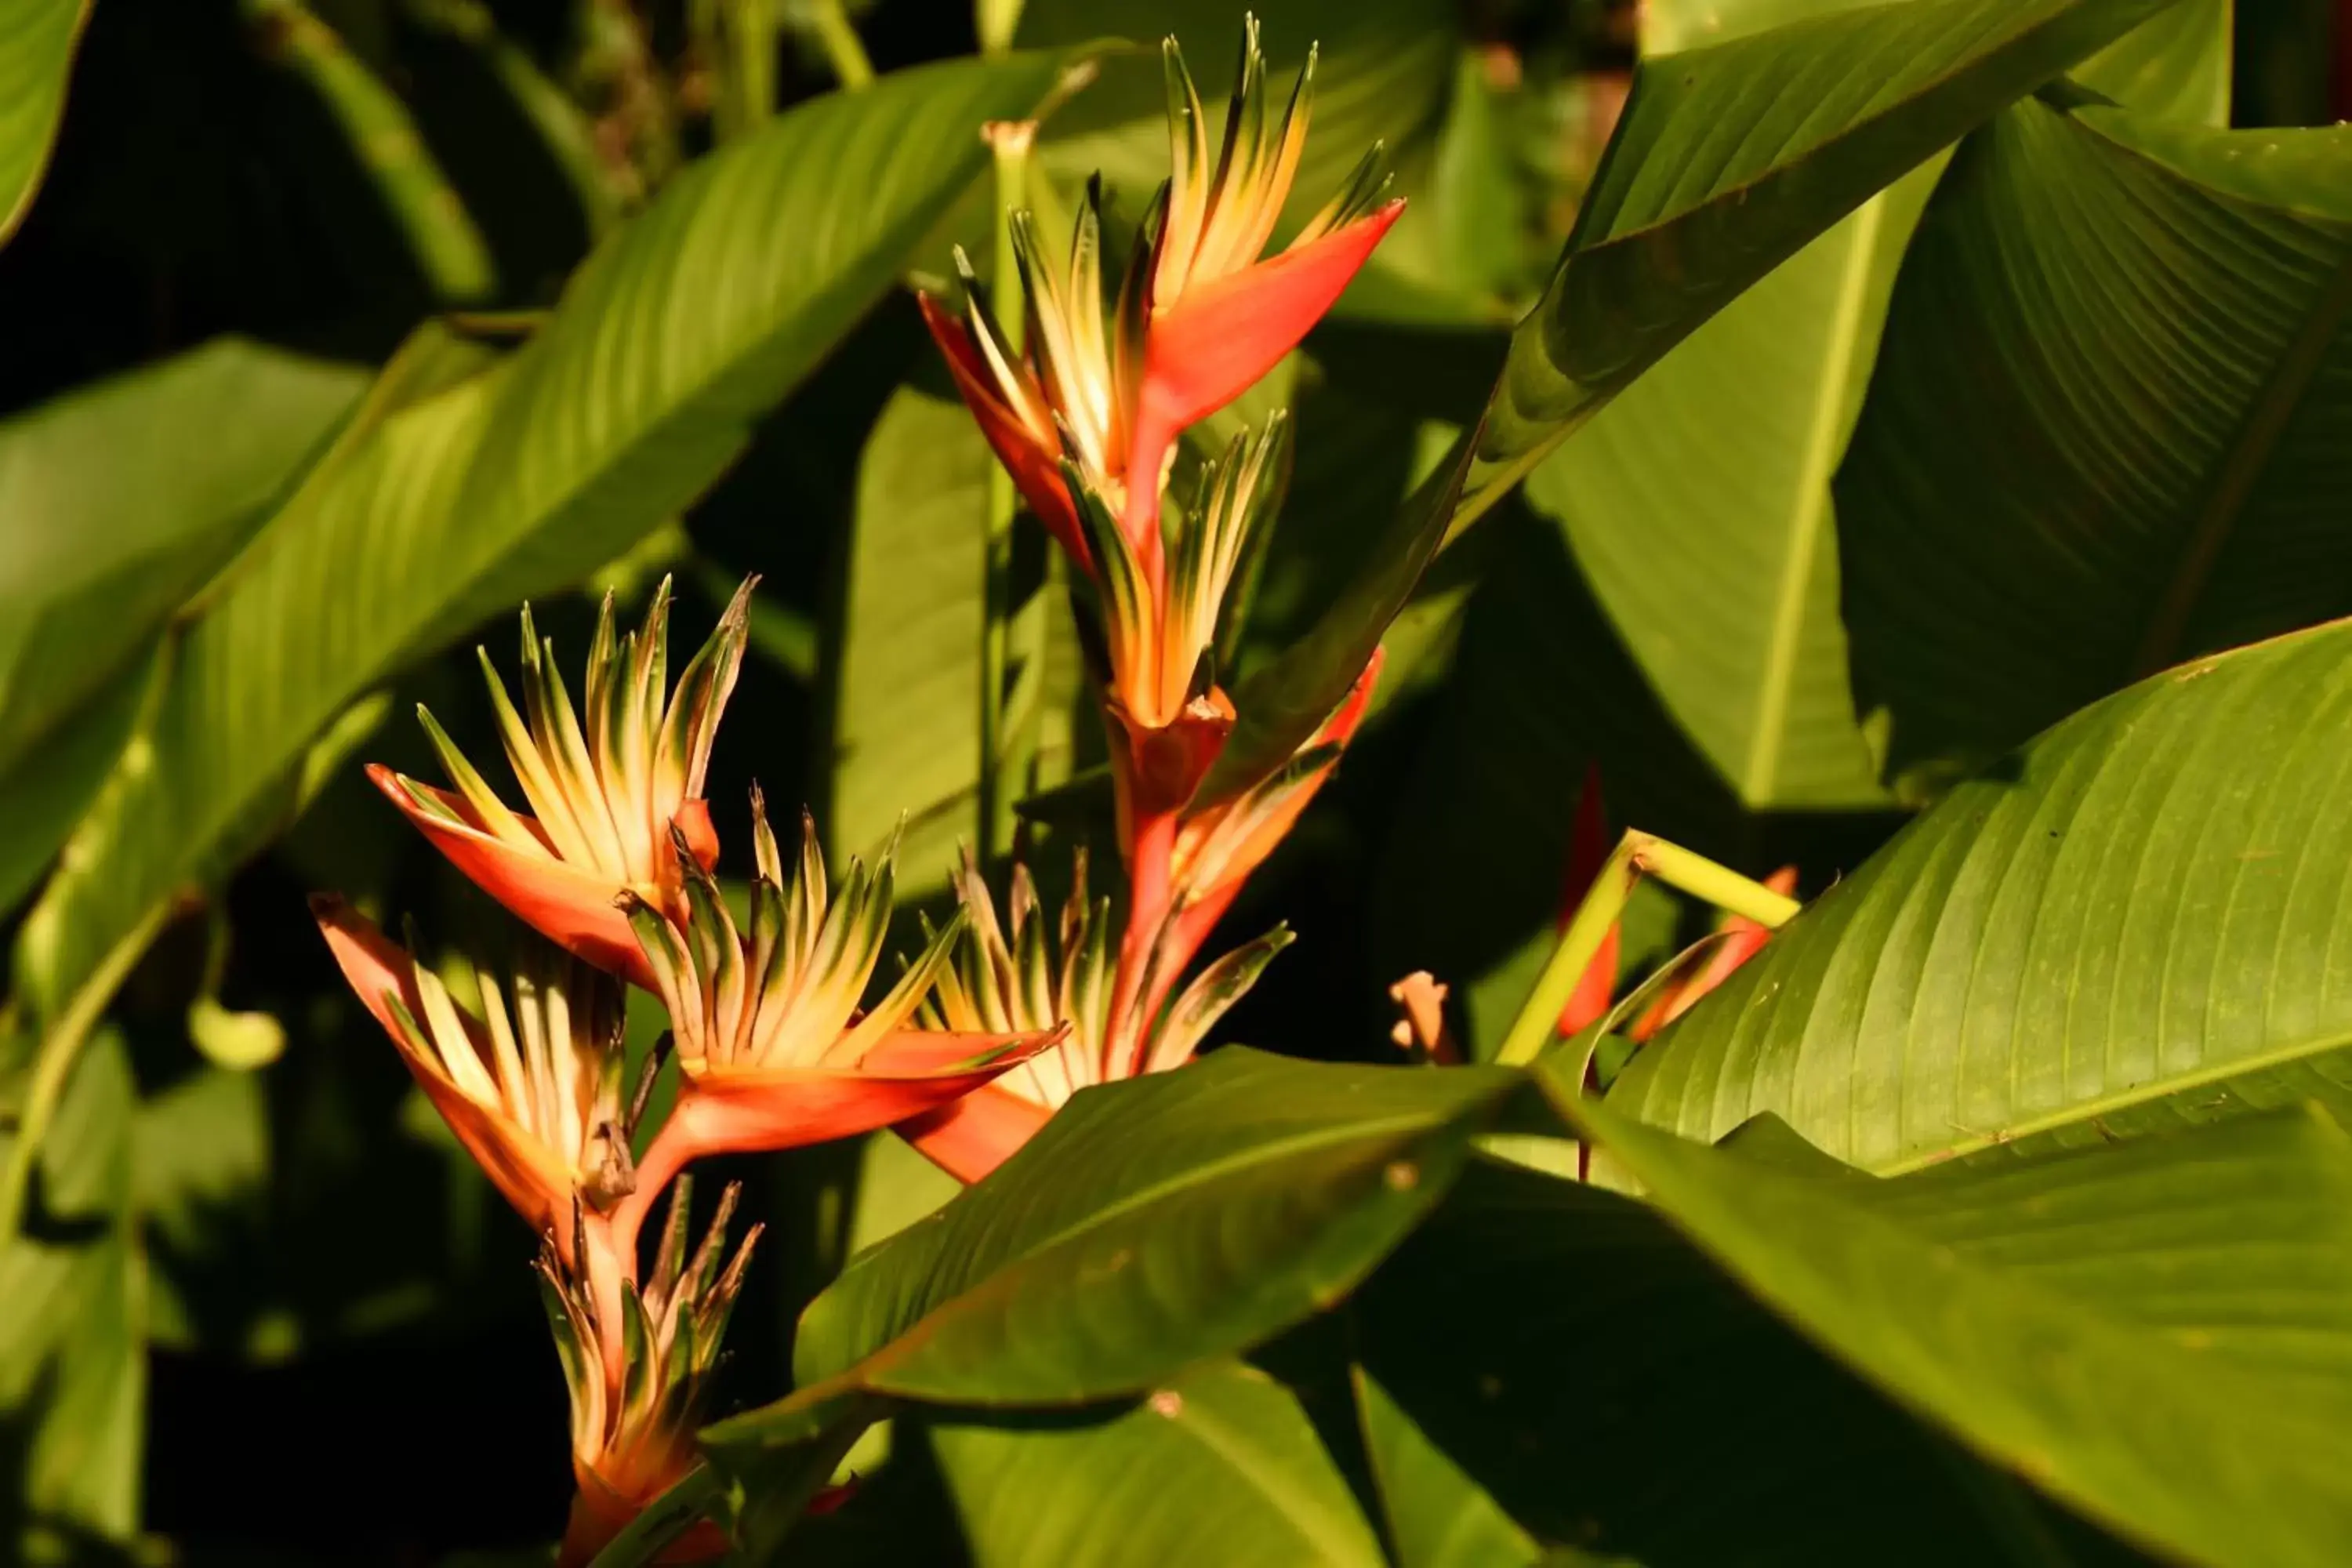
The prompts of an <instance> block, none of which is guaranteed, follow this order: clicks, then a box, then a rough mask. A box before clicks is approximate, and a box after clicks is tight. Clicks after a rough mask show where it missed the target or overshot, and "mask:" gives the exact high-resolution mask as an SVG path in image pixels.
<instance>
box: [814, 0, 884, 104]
mask: <svg viewBox="0 0 2352 1568" xmlns="http://www.w3.org/2000/svg"><path fill="white" fill-rule="evenodd" d="M809 16H810V20H811V21H812V22H813V23H814V25H815V27H816V37H817V42H818V43H819V44H821V45H823V46H824V58H825V59H826V60H827V61H828V62H829V63H830V64H831V65H832V67H833V75H834V79H835V80H836V81H838V82H839V83H841V85H842V86H843V88H845V89H847V90H849V91H851V92H856V90H857V89H860V88H863V87H866V86H868V85H869V84H871V83H872V82H873V80H874V62H873V61H872V60H871V59H869V58H866V46H865V45H864V44H863V43H861V42H859V40H858V37H857V29H856V28H855V27H853V26H850V25H849V13H848V12H846V11H845V10H843V9H842V7H841V0H811V4H810V6H809Z"/></svg>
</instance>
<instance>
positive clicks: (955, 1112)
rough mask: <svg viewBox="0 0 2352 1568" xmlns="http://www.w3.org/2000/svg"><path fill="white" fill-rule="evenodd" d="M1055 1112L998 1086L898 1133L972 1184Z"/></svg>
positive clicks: (918, 1119)
mask: <svg viewBox="0 0 2352 1568" xmlns="http://www.w3.org/2000/svg"><path fill="white" fill-rule="evenodd" d="M1053 1114H1054V1112H1053V1110H1052V1109H1051V1108H1050V1107H1048V1106H1044V1105H1040V1104H1038V1103H1037V1102H1036V1101H1035V1100H1024V1099H1023V1098H1022V1097H1021V1096H1020V1095H1017V1094H1015V1093H1013V1091H1012V1090H1011V1089H1006V1088H1004V1087H1003V1085H1001V1084H993V1083H992V1084H990V1085H988V1086H987V1087H985V1088H983V1089H975V1090H973V1091H972V1092H971V1093H970V1094H967V1095H965V1096H964V1097H963V1098H962V1099H961V1100H954V1101H952V1102H950V1103H949V1104H947V1105H943V1106H941V1107H940V1108H939V1109H938V1110H933V1111H930V1112H929V1113H927V1114H925V1115H922V1116H919V1117H916V1118H914V1119H913V1120H912V1121H905V1122H901V1123H900V1124H899V1126H898V1136H900V1137H901V1138H904V1139H905V1140H906V1141H907V1142H909V1143H912V1144H913V1145H914V1146H915V1147H916V1148H917V1149H919V1150H920V1151H921V1152H922V1153H923V1155H924V1157H925V1158H927V1159H929V1161H930V1162H931V1163H932V1164H934V1165H937V1166H938V1167H939V1168H940V1170H942V1171H945V1172H946V1173H948V1174H949V1175H950V1176H953V1177H954V1178H955V1179H956V1180H957V1181H959V1182H961V1183H963V1184H965V1185H966V1186H970V1185H971V1184H972V1183H974V1182H977V1181H979V1180H980V1179H981V1178H982V1177H983V1176H985V1175H987V1174H988V1173H990V1172H991V1171H993V1170H994V1169H996V1167H997V1166H999V1165H1002V1164H1003V1163H1004V1162H1005V1161H1007V1160H1009V1159H1011V1158H1012V1157H1013V1152H1014V1151H1016V1150H1018V1149H1019V1148H1020V1147H1021V1145H1023V1144H1024V1143H1026V1142H1029V1140H1030V1139H1032V1138H1034V1137H1035V1136H1036V1133H1037V1130H1038V1129H1039V1128H1041V1127H1043V1126H1045V1123H1046V1122H1047V1121H1050V1120H1051V1119H1052V1117H1053Z"/></svg>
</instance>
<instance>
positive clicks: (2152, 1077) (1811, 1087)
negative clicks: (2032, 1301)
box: [1610, 624, 2352, 1171]
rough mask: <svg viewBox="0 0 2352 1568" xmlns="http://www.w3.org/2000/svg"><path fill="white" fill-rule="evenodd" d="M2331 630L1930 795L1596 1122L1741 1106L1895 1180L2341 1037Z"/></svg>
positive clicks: (2164, 683) (1679, 1121)
mask: <svg viewBox="0 0 2352 1568" xmlns="http://www.w3.org/2000/svg"><path fill="white" fill-rule="evenodd" d="M2348 651H2352V624H2339V625H2336V626H2327V627H2323V628H2321V629H2319V630H2316V631H2312V632H2306V633H2302V634H2299V635H2297V636H2294V637H2283V638H2280V639H2278V640H2276V641H2273V642H2269V643H2264V644H2262V645H2260V646H2258V647H2251V648H2244V649H2241V650H2239V651H2237V652H2235V653H2229V654H2221V655H2217V656H2215V657H2213V658H2208V659H2204V660H2200V662H2198V663H2195V664H2191V665H2188V666H2185V667H2183V668H2180V669H2178V670H2174V671H2170V672H2168V673H2167V674H2164V675H2161V676H2158V677H2155V678H2153V679H2149V680H2147V681H2144V682H2142V683H2141V684H2140V685H2138V686H2136V687H2134V688H2132V689H2130V690H2128V691H2126V692H2123V693H2121V694H2119V695H2117V696H2116V697H2113V698H2110V699H2108V700H2106V701H2105V702H2102V703H2100V704H2098V705H2097V706H2096V707H2094V708H2092V709H2089V710H2086V711H2084V712H2083V713H2080V714H2077V715H2076V716H2075V717H2074V718H2073V719H2070V720H2068V721H2066V722H2065V723H2063V724H2062V725H2060V726H2059V727H2058V728H2056V729H2054V730H2053V731H2050V732H2049V733H2047V734H2045V735H2043V736H2042V737H2041V738H2040V739H2038V740H2036V741H2035V742H2033V743H2032V745H2030V746H2028V747H2026V748H2025V749H2024V750H2023V751H2022V752H2020V753H2018V754H2017V756H2016V757H2015V758H2014V759H2013V760H2012V761H2011V763H2008V764H2005V765H2004V766H2003V767H2002V768H2001V769H2000V770H1999V771H1998V773H1996V775H1995V776H1990V777H1986V778H1983V779H1979V780H1976V781H1974V782H1971V783H1969V784H1963V785H1961V786H1959V787H1958V789H1955V790H1954V791H1953V792H1952V793H1951V794H1950V795H1948V796H1947V797H1946V798H1945V799H1944V800H1943V801H1942V802H1941V803H1940V804H1939V805H1937V806H1936V808H1935V809H1934V810H1932V811H1930V812H1928V813H1927V815H1926V816H1923V817H1921V818H1920V819H1918V820H1917V821H1916V822H1914V823H1913V824H1912V825H1911V826H1909V827H1908V828H1906V830H1905V831H1904V832H1903V833H1902V834H1901V835H1900V836H1899V837H1896V838H1895V840H1894V842H1892V843H1891V844H1889V845H1887V846H1886V847H1885V848H1884V849H1882V850H1881V851H1880V852H1879V853H1878V854H1876V855H1874V856H1873V857H1872V858H1870V859H1869V860H1868V861H1867V862H1865V863H1864V866H1863V867H1862V868H1861V869H1860V870H1859V871H1858V872H1856V873H1855V874H1854V875H1853V876H1852V877H1850V878H1848V879H1845V880H1843V881H1842V882H1840V883H1839V884H1838V885H1837V886H1835V887H1833V888H1832V889H1830V890H1829V891H1828V892H1827V893H1825V894H1823V895H1822V897H1821V898H1820V899H1818V900H1815V901H1814V902H1813V903H1812V904H1811V906H1810V907H1808V908H1807V909H1806V910H1805V911H1804V912H1803V913H1802V914H1801V915H1799V916H1798V917H1797V919H1796V920H1795V921H1792V922H1791V923H1790V925H1789V926H1788V927H1787V928H1786V929H1784V930H1783V931H1780V933H1779V934H1778V935H1776V936H1775V937H1774V938H1773V940H1772V941H1771V942H1770V943H1769V944H1768V945H1767V946H1766V947H1765V949H1764V950H1763V952H1760V953H1759V954H1758V955H1757V957H1755V958H1754V959H1752V960H1750V961H1749V962H1748V963H1746V964H1745V965H1743V966H1742V967H1741V968H1740V969H1739V970H1738V972H1737V973H1734V974H1733V975H1732V976H1731V978H1730V979H1729V980H1728V981H1727V982H1726V983H1725V984H1724V985H1723V986H1722V987H1721V988H1720V989H1719V990H1717V992H1715V993H1713V994H1710V995H1709V996H1708V997H1707V998H1706V1000H1705V1001H1703V1002H1702V1003H1700V1004H1699V1005H1697V1006H1696V1007H1695V1008H1694V1009H1692V1011H1691V1012H1690V1013H1689V1014H1687V1015H1686V1016H1685V1017H1684V1018H1683V1019H1682V1020H1681V1021H1680V1022H1679V1023H1678V1024H1676V1025H1675V1026H1673V1027H1672V1028H1670V1029H1669V1030H1667V1031H1666V1032H1665V1033H1664V1034H1663V1035H1661V1036H1660V1037H1658V1038H1657V1039H1656V1040H1655V1041H1654V1042H1653V1043H1652V1044H1651V1045H1650V1046H1649V1047H1647V1048H1645V1049H1644V1050H1643V1051H1642V1053H1641V1054H1640V1055H1638V1056H1636V1057H1635V1058H1633V1062H1632V1064H1631V1065H1630V1066H1629V1067H1628V1068H1626V1070H1625V1072H1624V1073H1623V1075H1622V1077H1620V1078H1619V1079H1618V1080H1617V1082H1616V1085H1615V1086H1614V1088H1613V1089H1612V1090H1611V1094H1610V1103H1611V1104H1612V1106H1613V1107H1615V1108H1616V1109H1617V1110H1619V1111H1621V1112H1622V1113H1625V1114H1630V1115H1634V1116H1638V1117H1640V1118H1642V1119H1643V1120H1644V1121H1650V1122H1653V1123H1655V1124H1658V1125H1662V1126H1667V1127H1673V1128H1675V1129H1677V1130H1679V1131H1684V1132H1685V1133H1688V1134H1692V1135H1695V1136H1699V1137H1706V1138H1716V1137H1720V1136H1722V1135H1723V1134H1724V1133H1727V1132H1728V1131H1731V1129H1732V1128H1734V1127H1736V1126H1738V1124H1739V1123H1740V1122H1742V1121H1746V1120H1748V1118H1749V1117H1751V1116H1753V1115H1756V1114H1757V1113H1759V1112H1760V1111H1767V1110H1769V1111H1772V1112H1775V1113H1776V1114H1778V1115H1780V1116H1781V1117H1783V1118H1785V1119H1786V1120H1787V1121H1789V1122H1790V1125H1792V1126H1793V1127H1794V1128H1795V1129H1796V1130H1797V1131H1799V1132H1800V1133H1801V1134H1802V1135H1803V1136H1804V1137H1806V1138H1807V1139H1809V1140H1811V1142H1814V1143H1817V1144H1819V1145H1821V1146H1822V1148H1823V1149H1825V1150H1827V1151H1828V1152H1831V1153H1832V1154H1834V1155H1836V1156H1837V1157H1838V1158H1840V1159H1842V1160H1845V1161H1847V1162H1849V1163H1854V1164H1859V1165H1863V1166H1865V1167H1867V1168H1871V1169H1874V1170H1882V1171H1885V1170H1899V1169H1906V1168H1909V1167H1912V1166H1916V1165H1919V1164H1922V1163H1927V1162H1931V1161H1934V1160H1937V1159H1939V1158H1941V1157H1944V1156H1946V1155H1948V1154H1951V1153H1955V1152H1966V1151H1969V1150H1972V1149H1979V1148H1983V1147H1986V1146H1987V1145H1990V1144H1993V1143H1998V1142H2006V1141H2008V1140H2010V1139H2012V1138H2018V1137H2022V1136H2024V1135H2027V1134H2029V1133H2032V1132H2036V1131H2043V1130H2046V1129H2050V1128H2053V1127H2059V1126H2063V1125H2066V1124H2070V1123H2092V1122H2093V1121H2094V1119H2098V1118H2106V1117H2110V1116H2113V1115H2115V1114H2116V1113H2118V1112H2121V1111H2126V1110H2131V1109H2132V1108H2134V1107H2139V1106H2145V1105H2147V1104H2149V1103H2150V1102H2153V1101H2156V1100H2161V1099H2163V1098H2164V1097H2166V1096H2168V1095H2171V1094H2177V1093H2182V1092H2186V1091H2189V1090H2192V1089H2208V1088H2210V1086H2215V1085H2218V1084H2221V1082H2223V1081H2224V1080H2229V1079H2237V1078H2240V1077H2241V1076H2242V1075H2246V1074H2250V1073H2255V1072H2257V1071H2268V1070H2275V1069H2279V1068H2284V1067H2287V1066H2289V1065H2290V1064H2294V1063H2296V1062H2299V1061H2303V1060H2305V1059H2306V1058H2314V1057H2316V1056H2318V1055H2319V1054H2320V1053H2323V1052H2326V1051H2330V1050H2334V1049H2336V1048H2338V1047H2344V1046H2346V1045H2347V1043H2352V983H2347V973H2352V968H2348V967H2347V966H2352V940H2347V933H2352V880H2347V878H2346V877H2345V875H2344V872H2343V868H2344V867H2345V866H2346V865H2347V864H2352V839H2347V831H2352V830H2347V826H2346V823H2345V819H2344V815H2343V813H2342V812H2341V811H2340V810H2339V809H2338V799H2337V797H2338V795H2339V793H2340V790H2339V785H2338V780H2339V777H2340V775H2341V773H2342V772H2343V770H2344V768H2345V766H2346V765H2347V757H2352V725H2347V723H2346V722H2344V721H2341V720H2340V719H2339V716H2342V718H2343V719H2352V679H2347V670H2352V665H2347V652H2348Z"/></svg>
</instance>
